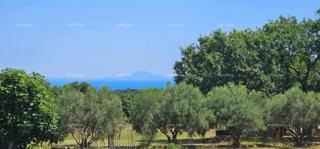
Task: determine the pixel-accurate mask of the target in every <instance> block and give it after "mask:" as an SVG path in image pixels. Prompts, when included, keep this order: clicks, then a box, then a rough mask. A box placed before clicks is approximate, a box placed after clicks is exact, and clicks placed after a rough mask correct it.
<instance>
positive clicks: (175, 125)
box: [131, 83, 208, 143]
mask: <svg viewBox="0 0 320 149" xmlns="http://www.w3.org/2000/svg"><path fill="white" fill-rule="evenodd" d="M154 92H156V93H154ZM204 101H205V100H204V97H203V95H202V93H201V92H200V90H199V89H197V88H194V87H193V86H192V85H186V84H185V83H180V84H178V85H175V86H168V87H167V88H166V89H165V90H164V91H162V92H160V91H156V90H146V91H143V92H142V93H140V95H138V96H137V99H136V100H135V103H134V105H133V111H132V117H131V122H132V124H133V126H134V128H135V129H136V130H138V131H139V132H143V133H145V134H148V135H149V136H153V135H154V134H155V133H156V132H157V130H159V131H160V132H161V133H163V134H164V135H165V136H166V137H167V139H168V142H169V143H177V136H178V134H180V133H182V132H188V134H189V135H193V134H195V133H198V134H202V135H203V134H204V133H205V132H206V130H207V129H208V122H207V119H206V118H207V117H206V116H207V115H206V112H207V111H206V108H205V105H204Z"/></svg>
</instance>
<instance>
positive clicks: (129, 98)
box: [116, 89, 138, 117]
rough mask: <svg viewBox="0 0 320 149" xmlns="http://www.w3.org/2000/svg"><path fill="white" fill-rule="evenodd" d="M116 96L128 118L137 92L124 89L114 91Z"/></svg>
mask: <svg viewBox="0 0 320 149" xmlns="http://www.w3.org/2000/svg"><path fill="white" fill-rule="evenodd" d="M116 93H117V95H118V96H119V97H120V99H121V101H122V107H123V111H124V113H125V114H126V116H127V117H130V111H131V108H132V104H133V100H134V99H135V98H136V96H137V94H138V90H134V89H125V90H118V91H116Z"/></svg>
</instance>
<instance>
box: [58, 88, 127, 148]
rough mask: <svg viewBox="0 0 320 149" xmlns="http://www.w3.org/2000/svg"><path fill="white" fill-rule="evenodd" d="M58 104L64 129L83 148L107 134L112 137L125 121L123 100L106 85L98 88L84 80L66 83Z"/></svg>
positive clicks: (61, 124) (62, 128)
mask: <svg viewBox="0 0 320 149" xmlns="http://www.w3.org/2000/svg"><path fill="white" fill-rule="evenodd" d="M58 105H59V114H60V117H61V121H60V127H61V130H63V132H64V134H71V135H72V137H73V138H74V140H75V141H76V142H77V144H78V145H79V146H80V147H81V148H87V147H89V146H90V144H92V143H93V142H94V141H95V140H96V139H98V138H100V137H103V136H104V135H105V134H108V135H109V136H111V137H112V136H113V135H114V133H115V131H116V129H117V127H119V126H120V125H121V124H122V123H123V122H124V114H123V113H122V107H121V100H120V99H119V98H118V97H117V96H116V95H114V94H113V93H112V92H111V91H109V90H108V89H106V88H102V89H100V90H99V91H96V89H94V88H92V87H91V86H90V85H85V83H81V84H77V83H73V84H71V85H67V86H65V87H64V90H63V92H62V93H61V95H60V96H59V98H58ZM109 138H110V137H109ZM109 140H110V139H109ZM110 144H111V145H112V141H110Z"/></svg>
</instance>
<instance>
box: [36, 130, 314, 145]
mask: <svg viewBox="0 0 320 149" xmlns="http://www.w3.org/2000/svg"><path fill="white" fill-rule="evenodd" d="M214 136H215V130H210V131H208V132H207V133H206V134H205V137H204V138H213V137H214ZM115 139H116V140H115V144H116V145H117V146H139V145H140V144H141V143H142V139H143V137H142V136H141V135H140V134H138V133H136V132H135V131H134V130H132V128H131V127H126V128H125V129H123V130H122V131H121V133H120V135H119V134H117V135H116V138H115ZM178 139H179V142H180V143H179V144H180V145H177V146H175V148H176V149H179V148H183V149H185V148H192V149H209V148H210V149H211V148H231V143H232V142H231V141H224V142H220V143H213V144H211V143H201V141H195V140H201V139H203V137H201V136H199V135H194V136H192V137H190V136H189V135H188V134H187V133H182V134H179V135H178ZM190 141H191V142H190ZM181 142H183V143H181ZM75 144H76V142H75V140H74V139H73V138H72V136H68V137H66V138H65V140H64V141H63V142H61V143H59V144H57V145H55V146H60V147H62V146H66V145H75ZM241 144H242V146H241V148H257V149H259V148H263V149H272V148H278V149H290V148H294V147H292V145H290V144H286V143H279V142H268V143H262V142H259V141H247V140H243V141H241ZM106 145H107V140H106V139H104V140H97V141H95V142H94V143H93V144H92V145H91V146H95V147H102V146H106ZM166 146H167V138H166V136H165V135H164V134H162V133H160V132H158V133H157V134H156V136H155V138H154V140H153V142H152V143H151V146H150V148H151V149H163V148H166ZM47 148H49V147H48V146H46V145H44V146H42V147H40V146H35V147H33V149H47ZM304 148H311V149H320V144H319V145H310V146H307V147H304Z"/></svg>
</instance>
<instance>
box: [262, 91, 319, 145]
mask: <svg viewBox="0 0 320 149" xmlns="http://www.w3.org/2000/svg"><path fill="white" fill-rule="evenodd" d="M267 109H268V111H269V112H270V117H269V118H268V123H269V124H278V125H282V126H284V127H285V128H286V130H287V132H288V133H289V134H290V135H291V136H292V137H293V138H294V141H295V143H296V145H303V144H304V138H305V135H306V133H307V132H308V131H310V129H312V128H316V127H317V125H318V124H319V122H320V121H319V114H320V97H319V94H318V93H313V92H308V93H304V92H303V91H302V90H301V89H299V88H298V87H293V88H291V89H290V90H288V91H287V92H285V93H283V94H278V95H276V96H274V97H273V98H272V100H270V101H269V102H268V103H267Z"/></svg>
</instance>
